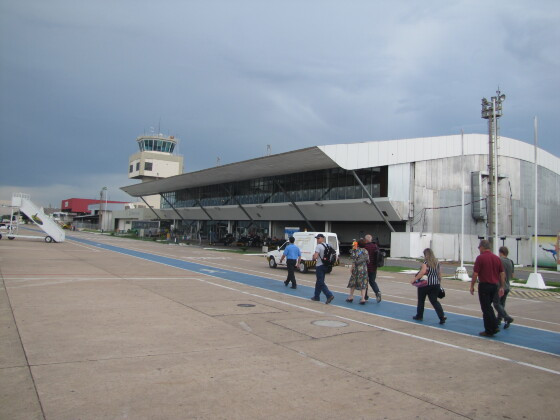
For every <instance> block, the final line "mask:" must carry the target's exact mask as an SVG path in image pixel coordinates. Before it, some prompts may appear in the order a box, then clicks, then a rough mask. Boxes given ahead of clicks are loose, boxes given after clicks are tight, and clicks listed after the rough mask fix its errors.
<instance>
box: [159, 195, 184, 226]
mask: <svg viewBox="0 0 560 420" xmlns="http://www.w3.org/2000/svg"><path fill="white" fill-rule="evenodd" d="M159 195H161V198H163V199H164V200H165V202H166V203H167V204H169V205H170V206H171V208H172V209H173V210H174V211H175V213H177V216H179V217H180V219H181V220H182V221H183V222H184V221H185V219H183V216H181V215H180V214H179V212H178V211H177V209H176V208H175V207H173V204H171V203H170V202H169V200H168V199H167V198H165V196H164V195H163V194H162V193H159Z"/></svg>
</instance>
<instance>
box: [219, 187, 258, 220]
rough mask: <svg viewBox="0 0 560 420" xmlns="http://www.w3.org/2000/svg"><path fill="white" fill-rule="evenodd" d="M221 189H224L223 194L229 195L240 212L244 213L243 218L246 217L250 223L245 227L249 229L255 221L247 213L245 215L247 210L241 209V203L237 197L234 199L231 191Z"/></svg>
mask: <svg viewBox="0 0 560 420" xmlns="http://www.w3.org/2000/svg"><path fill="white" fill-rule="evenodd" d="M222 188H223V189H224V191H225V192H227V193H228V194H229V196H230V198H232V199H233V201H235V203H236V204H237V205H238V206H239V208H240V209H241V211H242V212H243V213H245V216H247V217H248V218H249V220H250V221H251V223H249V226H247V227H250V226H251V225H252V224H253V223H254V222H255V220H254V219H253V218H252V217H251V215H250V214H249V213H247V210H245V207H243V206H242V205H241V203H240V202H239V200H238V199H237V197H236V196H235V195H233V192H232V191H231V190H229V189H227V188H226V187H224V186H223V185H222Z"/></svg>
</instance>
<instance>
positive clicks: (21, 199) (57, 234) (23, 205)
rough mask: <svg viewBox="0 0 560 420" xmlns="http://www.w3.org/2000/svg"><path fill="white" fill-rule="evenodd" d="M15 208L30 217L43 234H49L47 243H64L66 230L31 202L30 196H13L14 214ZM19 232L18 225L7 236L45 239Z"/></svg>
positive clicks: (15, 194) (20, 194)
mask: <svg viewBox="0 0 560 420" xmlns="http://www.w3.org/2000/svg"><path fill="white" fill-rule="evenodd" d="M14 208H19V210H20V211H21V212H22V213H24V214H25V215H26V216H27V217H29V219H30V220H32V221H33V223H34V224H36V225H37V226H39V227H40V228H41V229H42V230H43V232H45V233H46V234H47V236H45V237H44V238H45V242H52V241H55V242H64V239H65V237H66V234H65V233H64V230H62V228H61V227H60V226H59V225H58V223H56V222H55V221H54V220H52V219H51V218H50V217H48V216H47V215H46V214H45V213H44V212H43V209H42V208H40V207H37V206H36V205H35V204H34V203H33V202H32V201H31V200H30V196H29V195H28V194H22V193H14V194H13V195H12V213H13V210H14ZM12 216H13V215H12ZM12 220H13V217H12ZM12 223H13V222H12ZM18 230H19V228H18V226H17V225H16V228H15V229H14V228H13V227H12V228H11V229H10V233H8V234H7V236H8V238H9V239H13V238H17V237H22V238H43V237H42V236H31V235H19V234H18V233H17V231H18Z"/></svg>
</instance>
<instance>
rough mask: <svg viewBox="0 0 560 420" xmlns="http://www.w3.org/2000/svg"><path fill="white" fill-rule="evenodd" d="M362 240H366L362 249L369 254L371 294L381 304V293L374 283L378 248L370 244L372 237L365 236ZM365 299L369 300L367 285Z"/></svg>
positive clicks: (368, 268) (368, 271)
mask: <svg viewBox="0 0 560 420" xmlns="http://www.w3.org/2000/svg"><path fill="white" fill-rule="evenodd" d="M364 239H365V240H366V245H365V246H364V248H365V249H367V252H368V253H369V261H368V263H367V273H368V281H369V285H370V286H371V288H372V289H373V292H374V293H375V299H376V300H377V303H379V302H381V291H380V290H379V287H378V286H377V282H376V281H375V278H376V277H377V253H378V252H379V247H378V246H377V244H375V243H373V242H372V241H373V237H372V236H371V235H366V237H365V238H364ZM365 299H366V300H368V299H369V296H368V290H367V285H366V296H365Z"/></svg>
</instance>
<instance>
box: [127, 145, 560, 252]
mask: <svg viewBox="0 0 560 420" xmlns="http://www.w3.org/2000/svg"><path fill="white" fill-rule="evenodd" d="M462 145H463V146H462ZM498 146H499V150H498V156H499V158H498V177H499V183H498V209H499V210H498V231H499V234H500V235H504V236H523V237H528V236H530V235H531V234H532V233H533V227H532V225H533V220H534V209H535V206H534V195H535V189H534V188H535V180H534V178H535V177H534V171H535V169H534V146H532V145H529V144H527V143H524V142H521V141H519V140H515V139H510V138H506V137H501V138H500V139H499V143H498ZM462 150H463V152H462ZM462 168H463V169H462ZM461 169H462V170H461ZM463 184H464V191H465V199H464V201H465V204H466V206H465V234H469V235H474V236H476V237H480V236H486V231H487V214H486V212H487V209H486V201H487V198H488V135H485V134H466V135H464V137H463V140H462V137H461V135H452V136H442V137H427V138H414V139H403V140H389V141H372V142H365V143H351V144H335V145H326V146H315V147H309V148H305V149H300V150H294V151H291V152H287V153H281V154H276V155H270V156H265V157H261V158H256V159H251V160H246V161H241V162H236V163H232V164H228V165H223V166H217V167H213V168H208V169H205V170H201V171H196V172H190V173H184V174H180V175H176V176H172V177H169V178H165V179H160V180H155V181H150V182H143V183H141V184H136V185H130V186H127V187H123V188H122V189H123V190H124V191H125V192H127V193H128V194H130V195H131V196H133V197H144V196H150V195H155V194H158V195H159V196H160V197H161V203H160V208H159V209H155V208H154V209H143V211H144V212H145V213H144V216H145V217H146V218H151V219H155V218H156V217H157V218H161V219H167V220H173V224H174V226H175V227H176V228H177V229H178V230H182V231H185V232H190V233H191V234H192V233H194V232H196V233H199V234H201V235H202V237H207V238H208V237H210V235H211V232H213V233H212V234H213V235H216V237H218V238H219V237H222V236H224V235H225V234H226V233H233V234H234V235H237V236H243V235H247V234H249V233H251V232H254V233H257V234H260V235H266V236H270V237H274V236H276V237H283V236H284V231H285V228H286V227H298V228H299V229H300V230H324V231H332V232H336V233H337V234H338V236H339V238H340V239H341V242H342V243H344V242H350V241H351V240H352V239H354V238H357V237H361V236H363V235H364V234H366V233H372V234H373V235H374V236H377V237H378V238H379V242H380V243H381V244H382V245H385V246H389V245H390V242H391V233H392V232H408V233H413V232H414V233H417V234H422V233H426V232H429V233H442V234H458V233H460V232H461V191H462V186H463ZM538 191H540V194H539V202H538V212H539V226H538V231H539V234H547V235H556V234H557V233H558V232H559V231H560V217H559V216H560V159H559V158H558V157H556V156H554V155H552V154H550V153H548V152H546V151H544V150H542V149H539V152H538Z"/></svg>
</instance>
